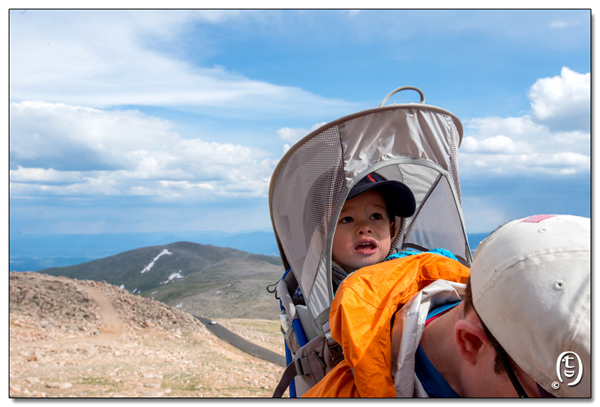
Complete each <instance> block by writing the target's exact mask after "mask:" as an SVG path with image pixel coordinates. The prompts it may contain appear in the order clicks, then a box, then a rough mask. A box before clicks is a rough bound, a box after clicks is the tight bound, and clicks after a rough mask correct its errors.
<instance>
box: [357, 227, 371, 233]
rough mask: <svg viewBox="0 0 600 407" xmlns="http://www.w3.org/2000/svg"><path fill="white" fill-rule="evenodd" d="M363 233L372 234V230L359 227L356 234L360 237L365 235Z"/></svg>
mask: <svg viewBox="0 0 600 407" xmlns="http://www.w3.org/2000/svg"><path fill="white" fill-rule="evenodd" d="M365 233H373V229H372V228H371V227H370V226H369V225H361V226H360V227H359V228H358V234H359V235H362V234H365Z"/></svg>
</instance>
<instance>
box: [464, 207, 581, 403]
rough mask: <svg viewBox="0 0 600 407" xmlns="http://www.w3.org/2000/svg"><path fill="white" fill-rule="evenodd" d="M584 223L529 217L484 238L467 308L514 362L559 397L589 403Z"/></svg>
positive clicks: (564, 218)
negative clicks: (470, 302) (581, 398)
mask: <svg viewBox="0 0 600 407" xmlns="http://www.w3.org/2000/svg"><path fill="white" fill-rule="evenodd" d="M590 240H591V235H590V219H589V218H582V217H578V216H569V215H535V216H531V217H529V218H524V219H519V220H515V221H512V222H510V223H508V224H506V225H504V226H502V227H501V228H499V229H498V230H497V231H495V232H494V233H492V234H491V235H490V236H488V238H486V239H485V240H484V241H483V242H482V243H481V244H480V245H479V247H478V249H477V252H476V254H475V258H474V260H473V264H472V265H471V287H472V290H473V305H474V307H475V309H476V310H477V313H478V314H479V316H480V317H481V319H482V320H483V322H484V323H485V324H486V325H487V327H488V329H489V330H490V332H491V333H492V334H493V335H494V336H495V337H496V339H497V340H498V342H499V343H500V344H501V345H502V347H504V349H505V350H506V351H507V352H508V354H509V355H510V356H511V357H512V358H513V359H514V361H515V362H516V363H517V364H518V365H519V367H520V368H521V369H523V370H524V371H525V372H526V373H527V374H528V375H529V376H531V377H532V378H533V379H534V380H535V381H536V382H537V383H538V384H539V385H540V386H541V387H542V388H544V390H546V391H547V392H548V393H550V394H552V395H554V396H557V397H590V386H591V380H590V378H591V362H590V331H591V317H590V307H591V289H590V275H591V260H590Z"/></svg>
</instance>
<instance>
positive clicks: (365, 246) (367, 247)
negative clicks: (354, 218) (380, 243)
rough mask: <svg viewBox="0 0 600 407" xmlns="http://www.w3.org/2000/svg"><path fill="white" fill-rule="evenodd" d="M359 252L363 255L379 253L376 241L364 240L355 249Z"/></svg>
mask: <svg viewBox="0 0 600 407" xmlns="http://www.w3.org/2000/svg"><path fill="white" fill-rule="evenodd" d="M354 250H356V251H357V252H359V253H361V254H367V255H370V254H373V253H376V252H377V242H376V241H375V239H363V240H361V241H360V242H358V244H357V245H356V247H355V248H354Z"/></svg>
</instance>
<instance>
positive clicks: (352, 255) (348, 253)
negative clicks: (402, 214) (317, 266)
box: [332, 190, 394, 273]
mask: <svg viewBox="0 0 600 407" xmlns="http://www.w3.org/2000/svg"><path fill="white" fill-rule="evenodd" d="M393 234H394V222H391V221H390V217H389V215H388V212H387V208H386V205H385V200H384V199H383V195H381V193H379V192H377V191H376V190H371V191H367V192H365V193H363V194H360V195H359V196H357V197H355V198H352V199H349V200H347V201H346V203H344V207H343V208H342V212H341V214H340V218H339V219H338V223H337V227H336V230H335V235H334V237H333V252H332V255H333V260H334V261H335V262H336V263H338V264H339V265H340V266H342V267H343V268H344V270H345V271H346V272H348V273H351V272H353V271H355V270H356V269H359V268H361V267H365V266H370V265H372V264H375V263H379V262H380V261H382V260H383V259H385V257H386V256H387V255H388V253H389V251H390V246H391V244H392V242H391V240H392V235H393Z"/></svg>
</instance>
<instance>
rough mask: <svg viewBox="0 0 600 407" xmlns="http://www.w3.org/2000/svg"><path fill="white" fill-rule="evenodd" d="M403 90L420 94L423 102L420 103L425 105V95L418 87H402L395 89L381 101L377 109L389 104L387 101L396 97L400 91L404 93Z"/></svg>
mask: <svg viewBox="0 0 600 407" xmlns="http://www.w3.org/2000/svg"><path fill="white" fill-rule="evenodd" d="M403 90H414V91H416V92H419V95H421V100H420V101H419V103H421V104H423V103H425V94H424V93H423V91H422V90H421V89H419V88H417V87H416V86H400V87H399V88H398V89H394V90H393V91H391V92H390V93H388V95H387V96H386V97H385V98H384V99H383V100H382V101H381V103H380V104H379V106H377V107H381V106H383V105H384V104H385V102H387V100H388V99H389V98H390V97H391V96H392V95H394V94H396V93H398V92H400V91H403Z"/></svg>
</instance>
